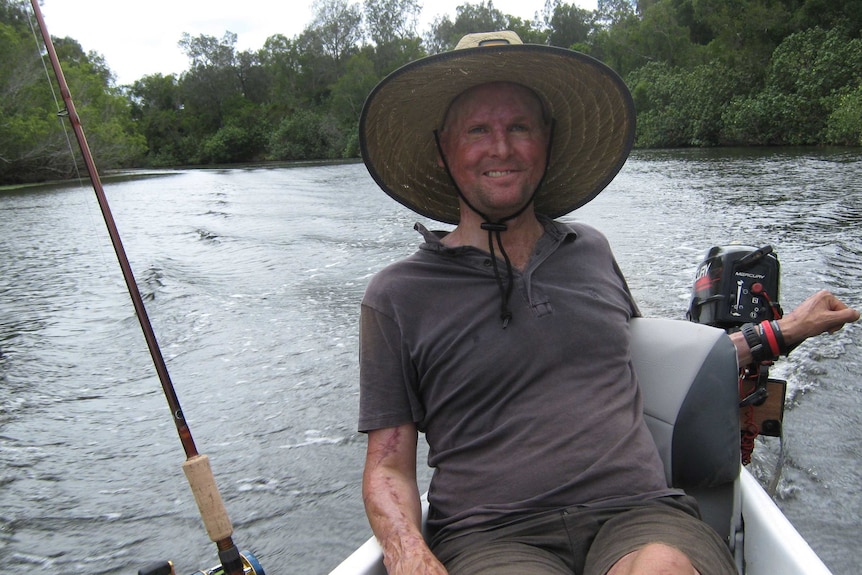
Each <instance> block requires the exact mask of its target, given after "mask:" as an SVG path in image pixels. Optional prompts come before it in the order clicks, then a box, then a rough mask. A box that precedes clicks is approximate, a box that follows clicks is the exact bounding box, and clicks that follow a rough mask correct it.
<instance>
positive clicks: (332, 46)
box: [311, 0, 362, 73]
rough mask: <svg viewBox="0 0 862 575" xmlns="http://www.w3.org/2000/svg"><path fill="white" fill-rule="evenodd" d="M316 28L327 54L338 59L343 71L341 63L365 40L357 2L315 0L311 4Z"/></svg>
mask: <svg viewBox="0 0 862 575" xmlns="http://www.w3.org/2000/svg"><path fill="white" fill-rule="evenodd" d="M312 7H313V10H314V20H313V21H312V23H311V30H313V31H314V32H315V34H316V36H317V38H318V40H319V41H320V45H321V47H322V48H323V51H324V54H325V55H327V56H328V57H329V58H330V59H331V60H332V61H333V62H335V66H336V70H337V71H338V72H339V73H340V72H341V71H342V65H343V63H344V62H346V61H347V58H349V57H350V55H351V54H354V53H355V52H356V50H357V49H358V44H359V41H360V40H361V39H362V12H361V10H360V7H359V5H358V4H353V5H351V4H348V2H347V0H315V1H314V4H313V5H312Z"/></svg>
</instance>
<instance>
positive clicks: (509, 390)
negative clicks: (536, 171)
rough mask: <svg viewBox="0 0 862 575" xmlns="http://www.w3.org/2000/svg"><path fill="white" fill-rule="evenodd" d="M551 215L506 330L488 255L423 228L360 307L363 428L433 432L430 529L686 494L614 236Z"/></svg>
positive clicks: (519, 282)
mask: <svg viewBox="0 0 862 575" xmlns="http://www.w3.org/2000/svg"><path fill="white" fill-rule="evenodd" d="M542 221H543V223H544V225H545V234H544V236H543V237H542V238H541V239H540V240H539V242H538V243H537V245H536V250H535V252H534V254H533V256H532V258H531V260H530V262H529V263H528V265H527V267H526V269H525V270H524V271H523V272H519V271H517V270H515V289H514V291H513V294H512V297H511V301H510V304H509V306H510V308H511V311H512V313H513V317H512V320H511V322H510V323H509V325H508V327H507V328H506V329H503V326H502V322H501V320H500V291H499V289H498V286H497V283H496V279H495V277H494V271H493V266H492V265H491V261H490V256H489V254H488V253H486V252H484V251H482V250H478V249H476V248H472V247H461V248H448V247H446V246H444V245H443V244H442V243H440V241H439V236H438V235H437V234H435V233H432V232H428V231H427V230H424V228H422V229H420V231H421V232H422V233H423V234H424V236H425V242H424V243H423V244H422V245H421V246H420V249H419V250H418V251H417V252H416V253H415V254H413V255H412V256H410V257H408V258H406V259H404V260H402V261H400V262H397V263H395V264H392V265H390V266H389V267H387V268H385V269H384V270H382V271H381V272H380V273H378V274H377V275H376V276H375V277H374V278H373V279H372V281H371V283H370V284H369V286H368V289H367V291H366V294H365V298H364V300H363V303H362V313H361V328H360V415H359V429H360V431H369V430H372V429H380V428H385V427H394V426H398V425H402V424H405V423H410V422H414V423H415V424H416V425H417V428H418V429H419V430H420V431H422V432H424V433H425V437H426V440H427V441H428V445H429V454H428V464H429V465H430V466H431V467H432V468H434V474H433V477H432V480H431V486H430V489H429V500H430V502H431V511H430V514H429V526H430V527H431V528H432V530H434V531H435V532H439V533H440V534H441V536H444V535H450V534H453V533H455V532H458V531H461V530H476V529H484V528H487V527H490V526H493V525H496V524H500V523H503V522H506V521H508V520H510V519H511V518H513V517H517V516H521V515H527V514H531V513H538V512H543V511H547V510H552V509H561V508H566V507H573V506H577V505H603V504H619V503H621V502H625V501H630V500H641V499H647V498H652V497H658V496H662V495H668V494H677V493H680V492H679V491H678V490H673V489H668V486H667V483H666V480H665V475H664V471H663V467H662V463H661V460H660V458H659V455H658V453H657V450H656V447H655V444H654V442H653V440H652V436H651V435H650V433H649V431H648V429H647V427H646V425H645V423H644V420H643V415H642V412H643V410H642V402H641V396H640V392H639V390H638V386H637V381H636V379H635V375H634V372H633V369H632V365H631V361H630V353H629V329H628V322H629V319H630V318H631V317H632V316H633V315H636V314H637V308H636V306H635V304H634V302H633V301H632V299H631V296H630V294H629V291H628V288H627V286H626V284H625V280H624V279H623V276H622V274H621V272H620V270H619V268H618V266H617V264H616V261H615V259H614V257H613V254H612V253H611V250H610V246H609V245H608V243H607V240H606V239H605V237H604V236H603V235H602V234H600V233H599V232H598V231H596V230H595V229H593V228H591V227H589V226H585V225H582V224H572V225H564V224H561V223H558V222H552V221H550V220H544V219H543V220H542ZM419 228H421V226H418V227H417V229H419ZM500 266H501V267H502V269H503V270H505V265H504V264H502V263H501V264H500ZM503 273H505V271H503Z"/></svg>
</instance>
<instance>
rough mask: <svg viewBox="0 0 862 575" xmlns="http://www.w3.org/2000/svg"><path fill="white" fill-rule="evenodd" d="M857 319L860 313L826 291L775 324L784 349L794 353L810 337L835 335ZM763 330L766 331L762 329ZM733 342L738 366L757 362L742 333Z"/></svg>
mask: <svg viewBox="0 0 862 575" xmlns="http://www.w3.org/2000/svg"><path fill="white" fill-rule="evenodd" d="M858 319H859V312H858V311H857V310H855V309H852V308H849V307H847V305H845V304H844V302H842V301H841V300H839V299H838V298H837V297H835V296H834V295H832V294H831V293H830V292H828V291H825V290H823V291H819V292H817V293H815V294H814V295H812V296H810V297H808V299H806V300H805V301H803V302H802V303H801V304H799V306H798V307H796V308H795V309H794V310H793V311H792V312H790V313H788V314H786V315H785V316H784V317H782V318H781V319H779V320H777V322H776V323H777V324H778V331H779V333H780V337H781V339H782V340H783V343H784V346H785V348H787V349H792V348H793V347H795V346H797V345H799V344H800V343H802V342H803V341H805V340H806V339H808V338H809V337H813V336H816V335H820V334H822V333H827V332H828V333H835V332H836V331H838V330H839V329H841V328H842V327H844V324H847V323H851V322H854V321H857V320H858ZM760 329H763V326H761V327H760ZM766 329H772V327H771V326H766ZM730 339H731V341H733V344H734V346H736V354H737V357H738V358H739V365H740V366H746V365H748V364H750V363H751V362H752V361H753V360H754V358H753V357H752V354H751V348H750V347H749V345H748V342H747V341H746V339H745V335H744V334H743V333H742V332H741V331H738V332H734V333H732V334H731V335H730Z"/></svg>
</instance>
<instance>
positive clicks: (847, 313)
mask: <svg viewBox="0 0 862 575" xmlns="http://www.w3.org/2000/svg"><path fill="white" fill-rule="evenodd" d="M858 319H859V312H858V311H857V310H855V309H852V308H849V307H847V306H846V305H845V304H844V302H842V301H841V300H839V299H838V298H837V297H835V296H834V295H832V294H831V293H830V292H828V291H825V290H823V291H819V292H817V293H815V294H814V295H812V296H810V297H809V298H808V299H806V300H805V301H803V302H802V303H801V304H799V306H797V307H796V309H794V310H793V311H792V312H790V313H788V314H787V315H785V316H784V317H783V318H781V319H780V320H778V326H779V327H780V328H781V333H782V334H783V335H784V341H785V343H786V344H787V345H788V346H793V345H796V344H799V343H802V342H803V341H805V340H806V339H808V338H809V337H813V336H816V335H820V334H822V333H827V332H828V333H835V332H836V331H838V330H839V329H841V328H842V327H844V324H846V323H851V322H854V321H856V320H858Z"/></svg>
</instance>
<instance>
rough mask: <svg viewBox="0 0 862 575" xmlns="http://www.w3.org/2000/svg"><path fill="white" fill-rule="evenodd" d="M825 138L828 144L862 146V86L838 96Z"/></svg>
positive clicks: (828, 121)
mask: <svg viewBox="0 0 862 575" xmlns="http://www.w3.org/2000/svg"><path fill="white" fill-rule="evenodd" d="M823 139H824V141H825V142H826V143H827V144H835V145H839V146H862V86H859V87H858V88H856V89H855V90H852V91H848V92H846V93H843V94H841V95H839V96H837V97H836V99H835V105H834V106H833V108H832V113H831V114H830V115H829V118H828V119H827V120H826V131H825V133H824V137H823Z"/></svg>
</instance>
